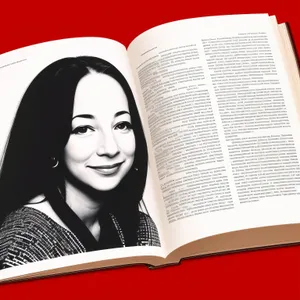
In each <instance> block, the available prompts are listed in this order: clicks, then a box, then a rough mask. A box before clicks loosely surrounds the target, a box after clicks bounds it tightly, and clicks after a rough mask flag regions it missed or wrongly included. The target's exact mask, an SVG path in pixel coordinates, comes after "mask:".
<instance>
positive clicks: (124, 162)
mask: <svg viewBox="0 0 300 300" xmlns="http://www.w3.org/2000/svg"><path fill="white" fill-rule="evenodd" d="M147 167H148V155H147V146H146V141H145V137H144V133H143V129H142V124H141V121H140V117H139V114H138V110H137V107H136V104H135V100H134V97H133V94H132V91H131V89H130V87H129V85H128V83H127V81H126V79H125V78H124V76H123V75H122V74H121V73H120V72H119V70H118V69H117V68H115V67H114V66H113V65H112V64H110V63H109V62H107V61H105V60H102V59H100V58H96V57H88V56H81V57H75V58H64V59H60V60H58V61H56V62H54V63H52V64H51V65H49V66H47V67H46V68H45V69H44V70H42V71H41V72H40V73H39V74H38V75H37V76H36V77H35V79H34V80H33V81H32V82H31V84H30V85H29V87H28V88H27V90H26V92H25V94H24V96H23V98H22V101H21V103H20V106H19V109H18V111H17V114H16V117H15V120H14V124H13V127H12V129H11V132H10V136H9V139H8V143H7V147H6V150H5V153H4V157H3V163H2V166H1V176H0V199H1V202H0V205H1V207H0V212H1V215H0V223H1V229H0V268H7V267H11V266H17V265H21V264H26V263H29V262H34V261H40V260H44V259H49V258H55V257H58V256H64V255H70V254H75V253H80V252H87V251H94V250H101V249H107V248H116V247H126V246H142V245H148V246H160V241H159V236H158V232H157V229H156V225H155V224H154V222H153V220H152V219H151V218H150V216H149V215H148V214H145V213H143V212H141V211H140V210H139V203H140V201H141V200H142V197H143V193H144V188H145V182H146V176H147Z"/></svg>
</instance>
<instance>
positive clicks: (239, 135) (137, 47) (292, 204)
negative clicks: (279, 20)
mask: <svg viewBox="0 0 300 300" xmlns="http://www.w3.org/2000/svg"><path fill="white" fill-rule="evenodd" d="M274 28H275V27H274V20H271V19H270V17H269V16H268V15H267V14H253V15H231V16H218V17H204V18H195V19H187V20H182V21H176V22H172V23H167V24H164V25H161V26H158V27H155V28H153V29H150V30H148V31H146V32H145V33H143V34H141V35H140V36H138V37H137V38H136V39H135V40H134V41H133V42H132V43H131V44H130V46H129V48H128V54H129V57H130V62H131V66H132V70H133V72H134V75H135V80H136V82H137V86H138V90H139V93H140V94H141V98H142V99H143V100H144V105H145V111H146V118H147V122H148V125H149V128H150V134H151V141H152V150H153V157H154V160H155V165H156V171H157V174H158V181H159V184H160V187H161V193H162V201H163V204H164V207H165V212H166V218H167V220H168V222H166V223H167V226H166V227H167V228H165V231H166V232H167V234H166V236H167V237H168V241H167V244H168V251H169V252H171V251H173V250H174V249H176V248H178V247H180V246H182V245H184V244H187V243H189V242H192V241H194V240H198V239H201V238H205V237H209V236H213V235H217V234H222V233H227V232H232V231H238V230H244V229H249V228H259V227H265V226H272V225H283V224H294V223H300V213H299V212H300V163H299V162H300V126H299V124H300V123H299V116H298V114H297V106H296V103H297V100H298V101H300V99H296V97H295V95H296V94H295V93H294V92H293V89H292V87H293V85H292V84H291V80H290V77H289V76H288V71H289V69H288V68H287V65H286V64H285V61H284V57H283V56H282V51H281V46H282V45H281V41H280V40H279V37H280V36H279V35H278V32H277V31H276V30H275V29H274Z"/></svg>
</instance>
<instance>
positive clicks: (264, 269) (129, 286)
mask: <svg viewBox="0 0 300 300" xmlns="http://www.w3.org/2000/svg"><path fill="white" fill-rule="evenodd" d="M0 12H1V17H0V41H1V42H0V53H4V52H6V51H9V50H13V49H16V48H19V47H23V46H27V45H30V44H33V43H40V42H45V41H49V40H53V39H60V38H67V37H78V36H103V37H108V38H112V39H116V40H118V41H120V42H122V43H124V44H125V45H128V44H129V42H130V41H131V40H132V39H133V38H134V37H135V36H136V35H138V34H139V33H141V32H143V31H144V30H146V29H148V28H150V27H153V26H155V25H158V24H162V23H164V22H169V21H173V20H178V19H182V18H190V17H198V16H207V15H219V14H236V13H261V12H262V13H269V14H270V15H272V14H275V15H276V16H277V18H278V21H279V22H288V23H289V24H290V27H291V30H292V33H293V37H294V39H295V43H296V47H297V49H298V53H300V1H298V0H286V1H279V0H277V1H276V2H275V0H252V1H239V2H234V1H233V0H227V1H223V2H216V1H206V2H204V1H203V2H202V1H201V2H200V1H197V2H196V1H195V2H193V1H190V0H184V1H182V2H179V1H178V2H175V1H174V2H171V1H163V0H161V1H158V0H154V1H153V0H152V1H150V0H149V2H148V3H147V2H146V1H141V2H137V3H135V4H134V3H132V2H129V1H128V2H126V3H125V2H123V3H117V2H116V1H113V2H110V3H104V2H103V1H94V2H91V1H78V2H76V1H75V0H74V2H70V3H67V2H66V1H62V0H61V1H57V0H55V1H47V2H45V1H40V4H31V3H29V2H28V1H24V3H17V2H16V1H11V0H10V1H6V3H3V2H2V1H1V3H0ZM0 86H1V83H0ZM299 134H300V133H299ZM299 213H300V212H299ZM299 235H300V233H299ZM128 296H130V297H132V298H156V297H159V298H161V297H165V298H168V299H169V298H177V296H178V297H184V298H188V297H193V296H196V297H197V298H199V299H300V246H290V247H281V248H276V249H269V250H257V251H248V252H243V253H236V254H226V255H219V256H214V257H207V258H198V259H190V260H186V261H184V262H182V263H181V264H180V265H178V266H173V267H167V268H162V269H158V270H151V271H150V270H148V269H147V268H146V267H143V266H134V267H123V268H118V269H111V270H102V271H94V272H86V273H81V274H73V275H65V276H60V277H52V278H47V279H39V280H32V281H26V282H19V283H13V284H1V285H0V299H7V298H5V297H11V299H17V298H22V299H24V298H25V299H27V298H28V299H39V298H44V297H47V298H48V297H49V298H54V297H55V298H57V299H60V298H65V299H80V298H85V299H89V298H90V299H97V298H102V299H111V298H113V299H114V298H119V299H124V298H125V299H127V297H128Z"/></svg>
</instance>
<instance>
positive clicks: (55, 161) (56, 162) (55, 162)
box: [51, 157, 59, 169]
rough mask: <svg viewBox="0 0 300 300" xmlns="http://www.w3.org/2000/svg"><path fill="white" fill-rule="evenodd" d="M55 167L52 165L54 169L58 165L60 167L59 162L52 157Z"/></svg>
mask: <svg viewBox="0 0 300 300" xmlns="http://www.w3.org/2000/svg"><path fill="white" fill-rule="evenodd" d="M51 159H52V162H53V165H52V169H55V168H56V167H57V166H58V165H59V160H58V159H56V158H55V157H51Z"/></svg>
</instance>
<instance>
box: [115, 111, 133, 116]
mask: <svg viewBox="0 0 300 300" xmlns="http://www.w3.org/2000/svg"><path fill="white" fill-rule="evenodd" d="M123 114H128V115H130V113H129V112H128V111H126V110H121V111H118V112H117V113H115V118H116V117H118V116H121V115H123Z"/></svg>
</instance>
